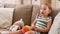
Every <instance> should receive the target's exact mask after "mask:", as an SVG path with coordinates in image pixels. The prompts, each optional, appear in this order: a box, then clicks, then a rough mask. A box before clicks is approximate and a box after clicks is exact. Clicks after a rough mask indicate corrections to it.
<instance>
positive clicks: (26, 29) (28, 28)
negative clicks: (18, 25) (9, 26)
mask: <svg viewBox="0 0 60 34" xmlns="http://www.w3.org/2000/svg"><path fill="white" fill-rule="evenodd" d="M30 30H31V27H30V26H28V25H26V26H24V27H23V28H22V32H23V33H25V32H27V31H30Z"/></svg>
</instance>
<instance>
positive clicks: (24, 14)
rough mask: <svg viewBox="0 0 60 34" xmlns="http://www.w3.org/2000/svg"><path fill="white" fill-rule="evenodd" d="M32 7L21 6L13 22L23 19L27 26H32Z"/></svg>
mask: <svg viewBox="0 0 60 34" xmlns="http://www.w3.org/2000/svg"><path fill="white" fill-rule="evenodd" d="M31 8H32V5H21V6H17V7H16V9H15V12H14V17H13V22H15V21H17V20H19V19H20V18H22V19H23V21H24V23H25V25H30V23H31V15H32V11H31V10H32V9H31Z"/></svg>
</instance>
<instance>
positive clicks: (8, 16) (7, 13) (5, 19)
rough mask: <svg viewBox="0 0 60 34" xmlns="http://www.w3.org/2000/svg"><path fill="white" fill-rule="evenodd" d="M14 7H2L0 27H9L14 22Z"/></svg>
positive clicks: (0, 9)
mask: <svg viewBox="0 0 60 34" xmlns="http://www.w3.org/2000/svg"><path fill="white" fill-rule="evenodd" d="M13 11H14V8H0V28H2V29H3V28H5V29H7V28H9V27H10V26H11V24H12V18H13Z"/></svg>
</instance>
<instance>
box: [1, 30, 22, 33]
mask: <svg viewBox="0 0 60 34" xmlns="http://www.w3.org/2000/svg"><path fill="white" fill-rule="evenodd" d="M0 34H22V32H21V31H20V30H19V31H13V32H12V31H1V32H0Z"/></svg>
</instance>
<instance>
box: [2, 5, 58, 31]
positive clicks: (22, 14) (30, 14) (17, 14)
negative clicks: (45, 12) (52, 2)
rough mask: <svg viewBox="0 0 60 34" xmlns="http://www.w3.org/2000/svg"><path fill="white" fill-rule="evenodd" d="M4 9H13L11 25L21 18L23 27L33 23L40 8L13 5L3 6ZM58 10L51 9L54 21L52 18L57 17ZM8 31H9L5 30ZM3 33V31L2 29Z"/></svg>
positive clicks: (36, 6)
mask: <svg viewBox="0 0 60 34" xmlns="http://www.w3.org/2000/svg"><path fill="white" fill-rule="evenodd" d="M4 8H14V12H13V17H12V18H13V19H12V25H13V24H14V22H16V21H18V20H20V19H21V18H22V19H23V21H24V24H25V25H29V26H30V25H31V23H32V22H33V21H34V19H35V17H36V14H37V13H39V11H40V6H38V5H13V4H5V7H4ZM58 12H59V10H55V9H53V11H52V14H51V16H52V18H53V20H54V17H55V16H56V15H57V13H58ZM5 30H7V31H8V30H9V29H5ZM2 31H4V29H2Z"/></svg>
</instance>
